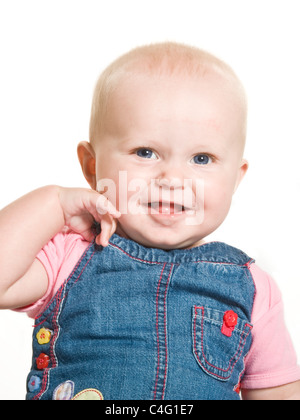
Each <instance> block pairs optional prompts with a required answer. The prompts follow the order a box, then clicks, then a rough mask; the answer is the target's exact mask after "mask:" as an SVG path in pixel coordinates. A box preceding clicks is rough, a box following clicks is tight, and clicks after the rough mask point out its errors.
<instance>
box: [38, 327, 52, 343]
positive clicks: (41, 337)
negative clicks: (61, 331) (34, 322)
mask: <svg viewBox="0 0 300 420" xmlns="http://www.w3.org/2000/svg"><path fill="white" fill-rule="evenodd" d="M36 338H37V341H38V343H39V344H48V343H49V341H50V340H51V331H50V330H47V329H46V328H41V329H40V330H39V332H38V333H37V335H36Z"/></svg>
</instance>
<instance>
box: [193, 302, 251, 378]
mask: <svg viewBox="0 0 300 420" xmlns="http://www.w3.org/2000/svg"><path fill="white" fill-rule="evenodd" d="M229 309H230V308H229ZM228 312H229V311H228ZM228 312H227V313H228ZM225 314H226V311H225V312H221V311H218V310H216V309H211V308H207V307H203V306H194V308H193V328H192V329H193V352H194V356H195V358H196V360H197V362H198V363H199V365H200V366H201V368H202V369H203V370H204V371H205V372H206V373H208V374H209V375H211V376H213V377H214V378H216V379H219V380H220V381H228V380H229V378H230V377H231V375H232V372H233V370H234V368H235V366H236V364H237V363H238V361H239V359H240V358H241V356H242V355H243V350H244V347H245V344H246V341H247V338H248V337H249V335H250V333H251V330H252V325H250V324H249V323H248V322H247V321H245V320H242V319H240V317H238V319H237V320H236V321H235V324H236V325H234V326H233V325H231V324H230V325H231V328H230V329H229V330H230V332H229V333H228V328H227V327H226V326H225V328H226V329H227V331H226V329H225V333H224V322H225V321H224V319H225V320H226V315H225ZM224 315H225V318H224Z"/></svg>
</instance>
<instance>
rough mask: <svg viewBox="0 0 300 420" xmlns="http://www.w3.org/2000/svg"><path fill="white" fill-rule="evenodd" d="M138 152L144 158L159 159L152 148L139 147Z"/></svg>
mask: <svg viewBox="0 0 300 420" xmlns="http://www.w3.org/2000/svg"><path fill="white" fill-rule="evenodd" d="M136 154H137V156H138V157H140V158H143V159H157V156H156V154H155V153H154V152H152V150H150V149H138V150H137V151H136Z"/></svg>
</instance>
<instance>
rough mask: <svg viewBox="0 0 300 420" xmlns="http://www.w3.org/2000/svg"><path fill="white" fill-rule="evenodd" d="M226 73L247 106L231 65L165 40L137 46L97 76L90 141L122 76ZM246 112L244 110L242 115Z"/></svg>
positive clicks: (95, 134) (94, 137) (97, 130)
mask: <svg viewBox="0 0 300 420" xmlns="http://www.w3.org/2000/svg"><path fill="white" fill-rule="evenodd" d="M208 72H209V73H212V72H214V73H219V74H220V75H222V76H223V77H224V76H225V75H226V76H227V78H229V79H230V80H231V81H233V82H234V84H235V88H236V87H238V90H239V93H240V95H239V96H240V97H241V99H242V106H244V107H245V111H246V108H247V99H246V94H245V90H244V88H243V85H242V84H241V82H240V80H239V79H238V77H237V76H236V74H235V72H234V71H233V70H232V68H231V67H230V66H229V65H227V64H226V63H224V62H223V61H222V60H220V59H219V58H217V57H215V56H214V55H212V54H210V53H208V52H206V51H204V50H201V49H199V48H196V47H192V46H188V45H184V44H179V43H175V42H165V43H159V44H150V45H146V46H141V47H137V48H135V49H133V50H131V51H129V52H128V53H126V54H124V55H122V56H121V57H119V58H118V59H117V60H115V61H114V62H113V63H111V64H110V65H109V66H108V67H107V68H106V69H105V70H104V71H103V72H102V73H101V75H100V77H99V79H98V82H97V84H96V87H95V91H94V96H93V102H92V110H91V119H90V142H91V143H94V142H95V141H96V140H97V138H99V135H100V133H101V129H102V126H103V121H104V118H105V112H106V108H107V104H108V100H109V97H110V95H111V93H112V92H113V91H114V90H115V89H116V88H117V86H118V82H120V80H121V78H122V77H124V76H125V77H130V76H134V75H137V74H141V73H142V74H146V75H147V74H149V75H156V76H160V75H163V76H165V75H170V76H172V75H185V76H187V77H191V76H198V77H204V76H205V75H206V74H207V73H208ZM246 114H247V111H246V112H245V116H246Z"/></svg>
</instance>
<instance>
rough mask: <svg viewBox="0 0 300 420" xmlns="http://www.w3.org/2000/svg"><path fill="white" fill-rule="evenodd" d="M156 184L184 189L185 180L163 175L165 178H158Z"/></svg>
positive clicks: (161, 186)
mask: <svg viewBox="0 0 300 420" xmlns="http://www.w3.org/2000/svg"><path fill="white" fill-rule="evenodd" d="M156 185H157V186H158V187H160V188H163V189H168V190H173V189H174V190H175V189H183V187H184V182H183V180H182V179H180V178H178V177H168V178H166V177H163V178H159V179H156Z"/></svg>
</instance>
